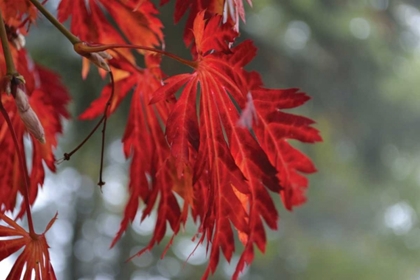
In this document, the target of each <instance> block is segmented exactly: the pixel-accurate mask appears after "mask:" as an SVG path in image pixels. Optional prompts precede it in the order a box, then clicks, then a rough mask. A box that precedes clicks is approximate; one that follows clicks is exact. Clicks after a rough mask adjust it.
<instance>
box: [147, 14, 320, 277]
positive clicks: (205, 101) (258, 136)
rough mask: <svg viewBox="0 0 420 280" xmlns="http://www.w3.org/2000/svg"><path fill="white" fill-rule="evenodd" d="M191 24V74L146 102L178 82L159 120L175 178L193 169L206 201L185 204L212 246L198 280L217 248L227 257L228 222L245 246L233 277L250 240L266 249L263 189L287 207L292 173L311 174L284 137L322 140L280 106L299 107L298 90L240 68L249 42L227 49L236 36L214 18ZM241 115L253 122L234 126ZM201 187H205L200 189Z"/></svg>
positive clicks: (296, 191)
mask: <svg viewBox="0 0 420 280" xmlns="http://www.w3.org/2000/svg"><path fill="white" fill-rule="evenodd" d="M193 26H194V29H193V34H194V36H195V45H196V53H197V59H196V63H197V65H198V66H197V67H196V69H195V71H194V72H193V73H191V74H180V75H177V76H174V77H171V78H168V79H167V80H166V81H165V85H164V86H163V87H161V88H159V89H158V90H157V91H156V93H155V94H154V97H153V98H152V102H158V101H161V100H164V99H165V98H169V97H172V96H173V95H174V94H175V93H176V92H177V91H178V90H180V89H181V88H182V87H183V89H182V91H181V96H180V98H179V99H178V100H177V102H176V103H175V105H174V107H173V109H172V111H171V112H170V114H169V118H168V121H167V122H166V135H167V139H168V142H169V144H170V147H171V154H172V155H173V156H174V157H175V158H176V159H177V161H176V163H175V164H176V168H177V171H178V176H181V175H182V171H183V170H184V169H185V166H192V167H193V174H194V181H193V183H194V195H195V196H197V197H200V198H202V199H204V201H205V202H204V203H203V202H201V201H200V202H199V203H200V204H204V208H200V207H198V206H197V207H195V206H196V204H195V203H196V202H194V204H193V205H192V207H193V216H195V215H197V216H199V217H201V219H200V220H201V225H200V233H202V236H201V238H200V242H203V241H204V240H205V239H206V240H207V241H208V242H209V244H210V243H211V245H212V246H211V248H210V249H209V250H210V261H209V266H208V268H207V270H206V272H205V274H204V277H203V278H207V276H208V275H209V273H213V272H214V271H215V269H216V266H217V263H218V261H219V253H220V251H222V252H223V254H224V256H225V258H226V259H227V260H230V258H231V256H232V253H233V251H234V245H233V244H234V242H233V240H234V237H233V236H234V234H233V231H232V228H231V226H232V225H233V227H235V228H236V229H237V230H238V232H239V235H240V236H241V240H242V241H243V242H244V243H245V249H244V251H243V253H242V255H241V258H240V260H239V263H238V265H237V269H236V271H235V274H234V275H233V278H235V279H236V278H237V277H238V276H239V272H240V271H241V270H242V269H243V267H244V265H245V264H249V263H251V261H252V259H253V256H254V251H253V250H254V249H253V245H254V244H256V245H257V246H258V248H259V249H260V250H261V251H264V250H265V245H266V237H265V230H264V226H263V220H264V221H265V222H266V223H267V225H268V226H269V227H270V228H272V229H276V228H277V219H278V215H277V211H276V209H275V206H274V202H273V201H272V199H271V197H270V195H269V193H268V190H271V191H274V192H276V193H281V194H282V195H283V196H284V197H285V203H286V207H288V208H289V205H296V204H297V203H299V202H301V197H302V196H303V189H304V188H305V187H306V184H307V182H306V179H305V178H304V177H303V176H302V175H300V173H299V172H303V173H310V172H313V171H314V168H313V165H312V163H311V162H310V161H309V160H308V158H307V157H306V156H304V155H303V154H301V153H297V151H296V150H294V149H292V148H291V146H285V144H283V142H284V143H286V144H287V142H286V141H287V139H297V140H300V141H304V142H315V141H320V140H321V139H320V137H319V135H318V132H317V131H316V130H315V129H313V128H311V127H310V125H311V124H313V121H311V120H309V119H307V118H304V117H300V116H295V115H292V114H289V113H284V112H281V111H280V110H281V109H285V108H292V107H296V106H298V105H300V104H303V103H304V102H305V101H306V100H307V97H306V96H305V95H303V94H296V90H269V89H265V88H263V87H262V83H261V79H260V77H259V76H258V75H257V74H256V73H249V72H247V71H245V70H244V69H243V67H244V66H245V65H246V64H247V63H249V62H250V61H251V60H252V58H253V57H254V56H255V52H256V49H255V47H254V46H253V45H252V43H251V42H250V41H245V42H244V43H242V44H240V45H238V46H237V47H235V48H231V47H230V46H231V44H232V42H233V40H234V38H235V36H236V35H237V34H236V33H235V32H233V31H232V29H231V28H230V29H229V28H226V25H221V17H213V18H211V19H209V20H208V21H207V22H206V20H205V17H204V12H201V13H199V14H198V15H197V17H196V19H195V22H194V24H193ZM198 96H199V97H198ZM196 99H197V100H199V104H200V106H199V110H198V112H196V109H195V103H196ZM238 105H239V107H240V108H242V109H243V110H242V112H241V110H238V109H237V106H238ZM244 118H247V119H250V120H252V119H253V120H254V121H253V122H252V121H248V122H247V126H245V127H244V126H243V125H239V123H240V121H243V119H244ZM251 126H252V129H253V131H254V132H255V136H254V135H253V134H252V133H251V132H250V130H249V128H251ZM264 132H265V134H264ZM267 134H268V135H267ZM270 141H271V142H272V144H271V145H268V144H270V143H271V142H270ZM191 152H192V155H193V156H192V155H191ZM279 158H281V159H282V162H279V161H280V160H278V159H279ZM279 181H280V183H281V187H280V184H279ZM202 188H207V191H206V192H204V193H203V192H202V190H201V189H202ZM197 204H198V203H197ZM195 208H196V209H195Z"/></svg>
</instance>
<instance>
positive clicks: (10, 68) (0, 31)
mask: <svg viewBox="0 0 420 280" xmlns="http://www.w3.org/2000/svg"><path fill="white" fill-rule="evenodd" d="M0 38H1V45H2V47H3V53H4V59H5V61H6V68H7V70H6V71H7V74H10V75H13V74H16V68H15V64H14V62H13V58H12V54H11V52H10V46H9V40H8V39H7V33H6V26H5V25H4V20H3V15H2V13H1V11H0Z"/></svg>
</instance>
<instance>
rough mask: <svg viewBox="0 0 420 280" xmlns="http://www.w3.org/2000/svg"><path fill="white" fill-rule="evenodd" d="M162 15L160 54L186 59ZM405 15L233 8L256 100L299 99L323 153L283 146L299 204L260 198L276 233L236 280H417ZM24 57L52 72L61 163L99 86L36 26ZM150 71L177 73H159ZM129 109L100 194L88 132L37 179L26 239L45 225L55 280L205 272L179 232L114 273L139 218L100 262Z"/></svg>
mask: <svg viewBox="0 0 420 280" xmlns="http://www.w3.org/2000/svg"><path fill="white" fill-rule="evenodd" d="M156 2H157V1H156ZM173 2H174V1H173ZM49 4H50V8H51V9H54V6H56V2H54V1H50V3H49ZM173 7H174V3H170V4H169V5H166V6H164V7H162V8H161V13H162V14H161V19H162V21H163V22H164V24H165V30H164V32H165V36H166V37H165V41H166V49H167V50H168V51H171V52H174V53H177V54H179V55H181V56H184V57H189V54H188V51H187V50H186V49H185V47H184V45H183V42H182V40H181V36H182V35H181V34H182V28H183V22H181V23H180V24H178V25H174V24H173V21H172V18H173V16H172V14H173ZM419 7H420V1H416V0H406V1H403V0H395V1H389V0H318V1H310V0H293V1H291V0H290V1H277V0H271V1H270V0H258V1H257V0H256V1H254V7H253V8H250V7H249V6H247V7H246V8H247V21H246V24H243V23H242V24H241V33H242V36H241V40H243V39H245V38H252V39H253V40H254V41H255V44H256V45H257V46H258V48H259V53H258V57H257V59H256V60H254V62H253V63H252V64H251V66H250V67H249V69H254V70H257V71H259V72H260V73H261V74H262V76H263V78H264V81H265V83H266V86H267V87H272V88H286V87H299V88H301V89H302V90H303V91H305V92H307V93H308V94H309V95H310V96H311V97H312V100H311V101H310V102H308V104H307V105H305V106H304V107H302V108H299V109H298V110H294V112H296V113H299V114H304V115H305V116H308V117H310V118H312V119H314V120H316V121H317V125H316V127H317V128H318V129H319V130H320V131H321V133H322V136H323V138H324V142H323V143H321V144H317V145H312V146H309V145H306V146H303V145H300V144H298V143H296V145H297V146H299V147H300V148H301V149H303V150H304V151H305V152H306V153H308V154H309V155H310V156H311V158H312V159H313V160H314V162H315V163H316V166H317V168H318V173H317V174H315V175H312V176H310V188H309V191H308V198H309V200H308V202H307V203H306V204H305V205H303V206H302V207H300V208H297V209H296V210H294V211H293V212H292V213H290V212H287V211H285V210H284V209H283V207H282V206H281V204H280V201H279V199H278V197H276V196H273V197H274V198H275V199H276V201H277V202H278V207H279V209H281V210H280V212H281V218H280V221H279V228H280V230H279V231H278V232H272V231H271V232H268V237H269V244H268V246H267V252H266V253H265V254H264V255H263V254H261V253H260V252H258V253H257V254H256V259H255V261H254V263H253V264H252V266H251V267H248V268H247V269H246V271H245V272H244V273H243V275H242V279H252V280H254V279H256V280H259V279H420V227H419V223H418V218H417V216H418V213H420V203H419V202H420V144H419V139H420V92H419V81H420V10H419ZM27 45H28V49H29V50H30V52H31V54H32V56H33V58H34V60H35V61H37V62H38V63H40V64H42V65H46V66H48V67H50V68H51V69H53V70H55V71H57V72H58V73H60V75H61V76H62V78H63V81H64V83H65V84H66V85H67V86H68V88H69V90H70V93H71V95H72V97H73V100H74V101H73V102H72V104H71V106H70V110H71V112H72V115H73V116H74V119H73V120H70V121H69V122H66V131H65V133H64V135H63V137H61V138H60V139H61V140H60V147H59V148H58V149H57V152H56V154H57V157H61V155H62V154H63V152H65V151H69V150H70V149H71V148H73V147H74V146H75V145H76V143H78V142H79V141H80V140H81V139H83V138H84V136H85V135H86V134H87V133H88V132H89V131H90V129H91V128H92V127H93V126H94V123H95V122H80V121H78V120H77V116H78V115H79V114H80V113H81V112H83V110H84V109H86V108H87V107H88V105H89V104H90V102H91V101H92V100H94V99H95V98H96V97H98V95H99V94H100V90H101V85H103V84H104V83H105V82H106V81H103V80H101V79H100V78H99V77H98V75H97V73H96V71H91V73H90V74H89V77H88V79H87V80H86V81H83V80H82V79H81V75H80V70H81V59H80V58H79V57H77V55H75V54H74V53H73V51H72V47H71V46H70V45H69V44H68V43H67V42H66V41H65V40H64V39H63V38H62V36H61V35H60V34H59V33H58V32H57V31H56V30H55V29H54V28H53V27H52V26H51V25H50V24H49V23H48V22H47V21H46V20H45V19H44V18H41V20H40V21H39V22H38V24H37V26H32V29H31V32H30V35H29V37H27ZM163 68H164V70H165V71H166V72H167V73H169V74H174V73H179V72H180V71H184V70H185V69H184V68H180V67H179V66H178V65H177V64H174V63H173V62H172V61H169V60H164V62H163ZM129 103H130V100H129V98H128V99H127V100H126V101H125V102H124V103H123V104H122V106H121V107H120V109H119V110H118V111H117V114H116V115H113V116H112V117H111V118H110V120H109V122H108V124H109V130H108V137H107V144H108V147H107V151H106V169H105V173H104V175H105V180H106V185H105V186H104V188H103V191H102V192H101V191H100V190H99V189H98V187H97V186H96V181H97V177H98V170H99V154H100V145H99V143H100V133H98V134H97V135H96V136H95V137H94V138H93V139H92V140H91V141H90V142H89V143H88V144H87V145H86V146H85V147H84V148H83V150H82V151H81V152H79V153H78V154H76V155H75V156H74V157H73V158H72V160H71V162H69V163H63V164H61V165H60V166H59V169H58V170H59V171H58V173H57V174H56V175H52V174H51V175H50V176H49V177H48V179H47V181H46V185H45V187H44V190H43V191H42V192H41V195H40V197H39V198H38V201H37V202H36V204H35V208H34V210H35V218H36V219H38V221H39V222H38V223H37V224H38V225H39V230H42V229H43V228H44V226H45V224H46V223H47V221H48V220H49V219H50V218H51V217H52V216H53V215H54V213H55V212H56V211H58V212H59V220H57V222H56V223H55V225H54V227H53V228H52V229H51V232H50V235H49V238H50V245H51V247H52V248H51V252H52V253H51V254H52V261H53V265H54V267H55V269H56V272H57V274H58V278H59V279H95V280H107V279H154V280H157V279H199V278H200V276H201V275H202V273H203V271H204V269H205V265H206V257H205V250H204V248H202V247H198V249H197V251H196V252H195V254H194V255H192V256H191V257H190V259H189V260H188V261H186V259H187V257H188V256H189V254H190V252H191V251H192V250H193V248H194V247H195V245H194V243H193V242H191V241H190V239H191V237H192V235H193V234H194V233H195V226H194V225H193V224H188V225H187V228H186V231H185V232H184V233H180V234H179V237H178V238H177V239H175V242H174V244H173V246H172V247H171V249H170V250H169V252H168V255H167V256H166V257H165V258H164V259H160V255H161V253H162V251H163V249H164V247H165V244H162V245H160V246H158V247H156V248H155V249H154V250H153V251H152V252H150V253H146V254H144V255H143V256H142V257H139V258H136V259H134V260H133V261H132V262H129V263H126V262H125V260H126V259H127V258H128V257H129V256H130V255H132V254H134V253H135V252H137V251H138V250H139V249H141V248H143V247H144V246H145V245H146V244H147V242H148V241H149V239H150V237H151V233H152V231H153V225H154V221H155V217H154V216H153V215H152V216H151V217H150V219H147V220H145V221H144V222H143V223H142V224H140V223H139V221H138V220H137V221H136V223H135V224H134V225H133V227H132V228H130V229H129V230H128V231H127V233H126V234H125V236H124V237H123V238H122V240H121V241H120V242H119V243H118V244H117V246H116V247H115V248H113V249H111V250H109V245H110V242H111V240H112V238H113V236H114V234H115V233H116V231H117V230H118V227H119V222H120V219H121V214H122V211H123V207H124V203H125V201H126V200H127V172H128V163H127V162H126V161H125V159H124V157H123V155H122V152H121V136H122V133H123V128H124V125H125V123H126V119H127V112H128V106H129ZM170 236H171V233H168V238H167V239H166V241H167V240H169V237H170ZM237 253H238V254H239V253H240V249H239V248H238V249H237ZM237 259H238V255H236V256H235V257H234V260H233V263H232V264H230V265H229V264H227V263H226V262H225V261H221V263H220V264H219V268H218V270H217V272H216V274H215V275H214V276H213V277H212V279H229V277H230V275H231V274H232V273H233V270H234V267H235V261H237ZM6 264H7V263H6Z"/></svg>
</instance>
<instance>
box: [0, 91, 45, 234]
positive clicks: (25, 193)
mask: <svg viewBox="0 0 420 280" xmlns="http://www.w3.org/2000/svg"><path fill="white" fill-rule="evenodd" d="M0 111H1V113H2V114H3V117H4V119H5V120H6V123H7V126H8V127H9V130H10V133H11V134H12V138H13V143H14V145H15V149H16V152H17V154H18V159H19V165H20V168H21V170H22V171H23V172H24V175H23V181H24V184H25V186H24V188H23V197H24V199H23V201H24V202H23V203H24V204H25V208H26V217H27V218H28V226H29V234H30V236H31V237H32V238H34V239H35V238H38V235H37V234H36V233H35V229H34V223H33V221H32V212H31V205H30V204H29V179H28V169H27V168H26V164H25V157H24V155H23V152H22V150H21V149H20V148H19V143H18V140H17V137H16V133H15V129H14V128H13V124H12V121H11V120H10V118H9V115H8V114H7V112H6V109H4V106H3V102H2V101H1V98H0Z"/></svg>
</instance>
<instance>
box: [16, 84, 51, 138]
mask: <svg viewBox="0 0 420 280" xmlns="http://www.w3.org/2000/svg"><path fill="white" fill-rule="evenodd" d="M11 92H12V95H13V97H14V99H15V104H16V108H17V111H18V113H19V116H20V119H21V120H22V122H23V123H24V124H25V127H26V129H28V131H29V133H31V134H32V135H33V136H34V137H35V138H36V139H37V140H38V141H39V142H41V143H42V144H44V143H45V132H44V128H43V126H42V124H41V122H40V120H39V118H38V116H37V115H36V113H35V112H34V110H33V109H32V107H31V105H30V104H29V100H28V95H27V94H26V89H25V85H24V84H23V82H22V80H20V79H19V78H15V77H13V79H12V86H11Z"/></svg>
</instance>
